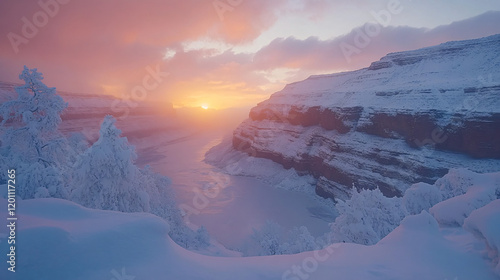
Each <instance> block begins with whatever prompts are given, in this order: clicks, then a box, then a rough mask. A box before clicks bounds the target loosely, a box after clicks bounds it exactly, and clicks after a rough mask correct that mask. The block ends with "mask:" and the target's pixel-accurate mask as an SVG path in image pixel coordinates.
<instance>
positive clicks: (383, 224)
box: [331, 188, 406, 245]
mask: <svg viewBox="0 0 500 280" xmlns="http://www.w3.org/2000/svg"><path fill="white" fill-rule="evenodd" d="M337 209H338V211H339V216H338V217H337V218H336V219H335V222H334V223H332V225H331V228H332V241H333V242H352V243H358V244H364V245H372V244H375V243H377V242H378V241H379V240H380V239H382V238H383V237H385V236H386V235H387V234H389V233H390V232H391V231H392V230H393V229H395V228H396V227H397V226H398V225H399V223H400V222H401V220H402V219H403V218H404V217H405V215H406V213H405V211H404V210H403V207H402V205H401V198H397V197H394V198H388V197H385V196H384V195H383V194H382V192H381V191H380V190H379V189H375V190H361V191H360V192H358V191H357V190H356V189H355V188H353V189H352V196H351V199H349V200H347V201H345V202H344V201H341V200H339V201H337Z"/></svg>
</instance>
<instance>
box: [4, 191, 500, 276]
mask: <svg viewBox="0 0 500 280" xmlns="http://www.w3.org/2000/svg"><path fill="white" fill-rule="evenodd" d="M497 202H498V200H496V201H494V202H492V203H491V204H489V205H487V206H485V207H484V208H481V209H479V210H477V211H475V212H473V213H472V214H471V216H470V220H471V221H470V222H469V223H468V224H469V227H470V228H473V229H474V233H475V234H476V235H477V234H483V235H484V236H485V237H486V238H488V240H495V242H498V235H496V236H494V235H492V234H494V233H495V232H496V233H498V225H499V224H498V223H496V224H491V223H490V222H493V221H498V217H499V215H500V209H499V207H498V203H497ZM0 209H1V210H0V213H1V215H2V216H4V217H5V216H6V215H7V213H6V209H7V201H6V200H4V199H2V200H0ZM483 212H484V214H483ZM17 213H18V214H17V215H18V219H19V224H18V228H17V244H16V245H17V251H16V255H17V256H18V258H17V263H16V272H15V276H14V274H13V273H12V272H9V271H7V269H5V267H4V269H1V270H0V279H51V280H52V279H66V280H69V279H93V280H99V279H103V280H104V279H106V280H109V279H118V280H119V279H137V280H141V279H218V280H221V279H261V280H265V279H436V280H437V279H483V280H488V279H498V275H496V276H495V274H494V273H493V270H492V266H491V265H490V264H489V262H488V260H487V256H485V255H482V254H481V252H483V250H485V245H484V244H485V243H483V241H482V240H480V239H477V238H475V237H474V236H473V235H472V234H471V233H468V232H466V231H464V230H463V229H461V228H455V229H453V230H450V229H440V228H439V225H438V223H437V222H436V220H435V219H434V218H433V217H432V216H431V215H430V214H428V213H427V212H422V213H421V214H418V215H415V216H409V217H407V218H406V219H405V220H403V222H402V224H401V225H400V226H399V227H398V228H396V229H395V230H394V231H393V232H392V233H390V234H389V235H388V236H387V237H385V238H384V239H383V240H381V241H380V242H379V243H378V244H376V245H373V246H363V245H357V244H347V243H341V244H333V245H331V246H330V247H328V248H325V249H323V250H319V251H313V252H305V253H301V254H296V255H281V256H268V257H247V258H239V257H233V258H226V257H210V256H203V255H198V254H196V253H193V252H190V251H187V250H185V249H183V248H181V247H179V246H177V245H176V244H175V243H174V242H173V241H172V240H171V239H170V238H169V237H168V235H167V232H168V229H169V226H168V225H167V224H166V223H165V222H164V221H163V220H162V219H160V218H158V217H156V216H153V215H150V214H144V213H132V214H131V213H127V214H126V213H120V212H114V211H102V210H91V209H87V208H84V207H81V206H79V205H77V204H74V203H73V202H69V201H65V200H59V199H33V200H25V201H20V202H19V203H18V212H17ZM475 216H477V217H475ZM485 223H486V224H487V225H488V226H485ZM485 227H486V228H488V229H486V230H485ZM492 227H494V228H495V230H493V229H492ZM6 237H7V233H6V230H5V228H3V229H2V231H1V237H0V241H1V242H0V247H1V248H2V251H3V252H5V250H6V249H7V243H6ZM497 245H498V243H496V244H491V245H490V246H489V249H490V253H491V254H493V252H496V254H497V255H496V256H498V247H495V246H497ZM495 250H496V251H495ZM0 261H1V262H2V263H4V264H5V263H6V261H7V256H6V255H5V254H2V256H1V257H0Z"/></svg>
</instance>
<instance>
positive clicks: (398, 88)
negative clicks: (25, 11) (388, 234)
mask: <svg viewBox="0 0 500 280" xmlns="http://www.w3.org/2000/svg"><path fill="white" fill-rule="evenodd" d="M232 144H233V147H234V149H236V150H240V151H244V152H246V153H248V154H249V155H251V156H255V157H262V158H268V159H271V160H273V161H275V162H277V163H280V164H282V165H283V166H284V167H285V168H292V167H293V168H295V169H296V170H297V171H299V172H303V173H307V174H312V175H314V176H315V177H316V178H317V179H318V180H317V184H316V192H317V193H318V194H320V195H322V196H327V197H332V196H339V195H340V196H342V195H343V194H344V191H345V189H346V188H350V187H351V186H352V185H353V184H354V185H355V186H356V187H359V188H375V187H377V186H378V187H379V188H380V189H381V190H382V192H383V193H384V194H386V195H389V196H393V195H401V193H402V192H403V191H404V190H405V189H406V188H408V186H410V185H411V184H412V183H415V182H420V181H423V182H433V181H434V180H436V179H437V178H439V177H441V176H443V175H444V174H445V173H446V172H447V170H448V169H449V168H453V167H467V168H469V169H471V170H474V171H478V172H487V171H496V170H500V160H499V159H500V34H499V35H494V36H490V37H486V38H481V39H476V40H467V41H459V42H448V43H445V44H441V45H438V46H433V47H428V48H424V49H419V50H414V51H406V52H399V53H391V54H388V55H386V56H385V57H383V58H382V59H380V60H379V61H377V62H374V63H372V64H371V65H370V67H368V68H364V69H361V70H357V71H352V72H344V73H336V74H331V75H320V76H312V77H310V78H308V79H306V80H304V81H301V82H297V83H293V84H290V85H287V86H286V87H285V88H284V89H283V90H281V91H279V92H277V93H275V94H273V95H272V96H271V98H270V99H268V100H266V101H264V102H262V103H260V104H258V106H256V107H255V108H253V109H252V110H251V112H250V115H249V119H247V120H246V121H244V122H243V123H242V124H241V125H240V126H239V127H238V128H237V129H236V130H235V131H234V134H233V141H232Z"/></svg>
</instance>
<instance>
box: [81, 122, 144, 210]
mask: <svg viewBox="0 0 500 280" xmlns="http://www.w3.org/2000/svg"><path fill="white" fill-rule="evenodd" d="M115 122H116V120H115V119H114V118H113V117H112V116H109V115H108V116H106V117H105V118H104V120H103V122H102V124H101V128H100V131H99V134H100V136H99V139H98V140H97V141H96V142H95V143H94V144H93V145H92V146H91V147H90V148H89V149H88V150H87V151H85V153H83V154H82V155H81V156H80V157H79V158H78V159H77V161H76V163H75V166H74V172H73V182H74V190H73V192H72V199H73V200H74V201H76V202H78V203H80V204H81V205H83V206H85V207H90V208H97V209H103V210H116V211H122V212H142V211H148V210H149V209H148V204H149V202H148V200H149V198H148V197H147V193H145V192H143V191H141V190H140V188H139V187H138V183H139V181H138V176H139V170H138V168H137V167H136V166H135V165H134V160H135V158H136V154H135V150H134V147H133V146H131V145H129V144H128V141H127V138H125V137H121V136H120V135H121V130H119V129H118V128H116V126H115Z"/></svg>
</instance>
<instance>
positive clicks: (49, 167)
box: [0, 66, 67, 198]
mask: <svg viewBox="0 0 500 280" xmlns="http://www.w3.org/2000/svg"><path fill="white" fill-rule="evenodd" d="M19 79H21V80H22V81H24V85H21V86H18V87H16V88H15V91H16V93H17V95H18V96H17V99H15V100H11V101H7V102H4V103H3V104H1V105H0V116H1V117H2V122H1V125H0V130H1V131H0V135H1V147H0V155H1V157H2V159H3V160H2V161H0V165H2V167H3V168H2V169H4V170H6V169H7V168H16V169H17V173H18V174H19V176H18V178H19V180H18V184H17V185H18V191H17V195H19V196H20V197H21V198H34V197H35V196H37V197H40V196H42V197H43V196H47V195H49V196H53V197H60V198H65V197H67V193H66V191H65V189H64V176H62V174H63V173H64V172H63V170H64V169H65V168H66V167H67V166H66V164H67V157H66V153H65V150H66V148H67V145H66V139H65V138H64V137H63V136H62V135H61V133H60V132H59V131H58V126H59V124H60V123H61V117H60V115H61V113H62V112H63V111H64V109H65V108H66V107H67V103H66V102H64V100H63V99H62V97H60V96H59V95H57V94H56V89H55V88H49V87H47V86H46V85H45V84H44V83H43V82H42V80H43V75H42V73H40V72H38V71H37V69H36V68H35V69H29V68H28V67H26V66H24V69H23V71H22V73H21V74H20V75H19ZM0 176H3V175H0ZM2 179H5V178H2ZM44 188H45V190H44ZM37 192H40V193H39V194H37Z"/></svg>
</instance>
